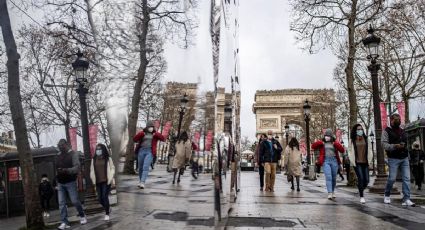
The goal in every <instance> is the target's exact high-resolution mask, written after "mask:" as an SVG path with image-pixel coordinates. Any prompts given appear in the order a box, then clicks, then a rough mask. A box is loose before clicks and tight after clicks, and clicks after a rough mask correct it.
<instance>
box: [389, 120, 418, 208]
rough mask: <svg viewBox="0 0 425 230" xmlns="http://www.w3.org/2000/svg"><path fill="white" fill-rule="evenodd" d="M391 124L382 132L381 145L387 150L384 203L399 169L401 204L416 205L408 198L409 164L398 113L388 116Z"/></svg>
mask: <svg viewBox="0 0 425 230" xmlns="http://www.w3.org/2000/svg"><path fill="white" fill-rule="evenodd" d="M390 121H391V126H390V127H387V128H386V129H385V130H384V131H383V132H382V147H383V148H384V150H385V151H386V152H387V157H388V168H389V175H388V179H387V185H386V187H385V196H384V203H385V204H390V203H391V199H390V194H391V189H392V188H393V185H394V182H395V180H396V177H397V170H398V169H399V168H400V169H401V176H402V180H403V185H402V191H403V203H402V205H403V206H412V207H414V206H416V205H415V203H413V202H412V201H411V200H410V165H409V153H408V151H407V146H406V143H407V135H406V133H405V131H404V129H402V128H401V127H400V123H401V122H400V115H398V114H393V115H391V117H390Z"/></svg>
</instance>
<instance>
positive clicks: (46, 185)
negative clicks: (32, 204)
mask: <svg viewBox="0 0 425 230" xmlns="http://www.w3.org/2000/svg"><path fill="white" fill-rule="evenodd" d="M38 191H39V194H40V201H41V207H42V208H43V216H44V217H49V216H50V214H49V211H50V200H51V199H52V197H53V195H54V194H55V190H54V189H53V186H52V183H50V180H49V178H48V177H47V174H43V175H41V182H40V184H39V186H38Z"/></svg>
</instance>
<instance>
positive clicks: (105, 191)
mask: <svg viewBox="0 0 425 230" xmlns="http://www.w3.org/2000/svg"><path fill="white" fill-rule="evenodd" d="M114 174H115V166H114V163H113V162H112V158H111V157H110V156H109V152H108V149H107V148H106V146H105V145H104V144H97V146H96V154H95V155H94V157H93V160H92V162H91V168H90V178H91V180H92V182H93V184H95V185H96V191H97V197H98V199H99V203H100V204H101V205H102V207H103V208H104V209H105V220H106V221H109V214H110V210H111V209H110V206H109V197H108V196H109V192H110V190H111V185H112V182H113V180H114Z"/></svg>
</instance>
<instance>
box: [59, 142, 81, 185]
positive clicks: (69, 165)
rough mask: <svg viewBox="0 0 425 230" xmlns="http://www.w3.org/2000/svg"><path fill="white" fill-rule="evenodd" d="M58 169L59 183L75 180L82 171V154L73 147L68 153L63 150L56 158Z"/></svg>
mask: <svg viewBox="0 0 425 230" xmlns="http://www.w3.org/2000/svg"><path fill="white" fill-rule="evenodd" d="M56 169H57V175H56V180H57V182H58V183H61V184H66V183H70V182H73V181H75V180H76V179H77V175H78V173H79V172H80V156H79V155H78V153H76V152H75V151H73V150H71V149H70V150H69V151H68V152H67V153H62V152H61V153H60V154H59V155H58V157H57V158H56ZM58 169H62V171H59V170H58Z"/></svg>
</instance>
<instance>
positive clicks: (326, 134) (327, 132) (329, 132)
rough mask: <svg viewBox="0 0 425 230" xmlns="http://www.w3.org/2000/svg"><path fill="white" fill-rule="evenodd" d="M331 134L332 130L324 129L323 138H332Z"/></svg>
mask: <svg viewBox="0 0 425 230" xmlns="http://www.w3.org/2000/svg"><path fill="white" fill-rule="evenodd" d="M333 135H334V134H333V132H332V129H326V131H325V135H324V136H329V137H333Z"/></svg>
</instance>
